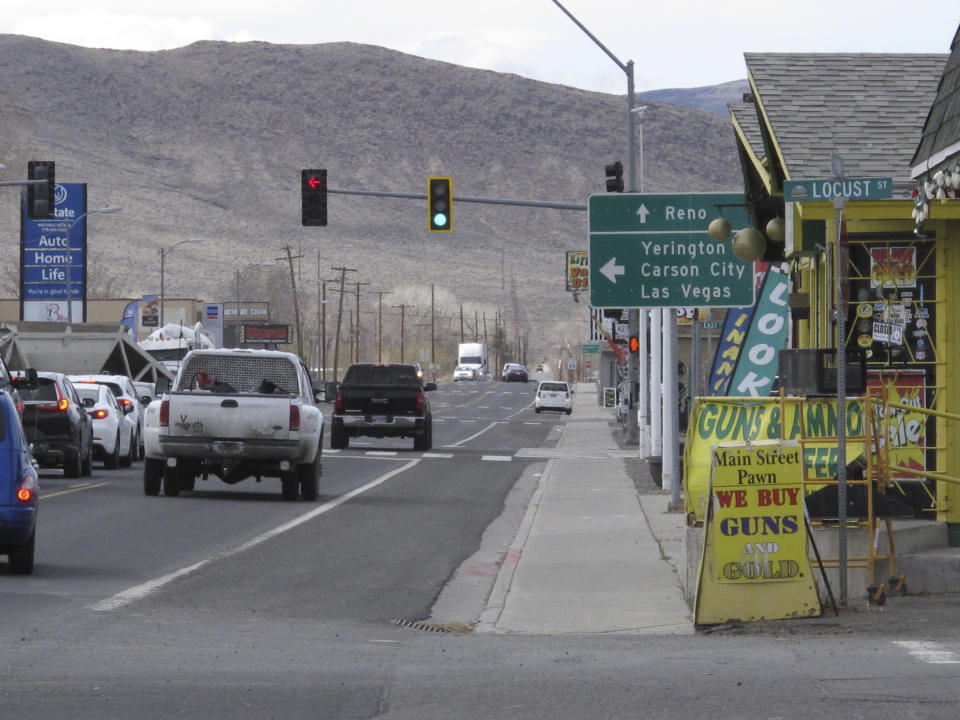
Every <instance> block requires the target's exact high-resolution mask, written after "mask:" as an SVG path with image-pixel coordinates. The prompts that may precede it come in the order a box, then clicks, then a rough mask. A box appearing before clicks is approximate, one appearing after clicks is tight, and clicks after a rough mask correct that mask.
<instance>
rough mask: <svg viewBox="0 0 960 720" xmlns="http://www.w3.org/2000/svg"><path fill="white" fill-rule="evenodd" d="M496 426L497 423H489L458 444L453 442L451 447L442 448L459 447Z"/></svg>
mask: <svg viewBox="0 0 960 720" xmlns="http://www.w3.org/2000/svg"><path fill="white" fill-rule="evenodd" d="M497 424H498V423H495V422H492V423H490V424H489V425H487V426H486V427H485V428H484V429H483V430H480V431H479V432H475V433H474V434H473V435H471V436H470V437H465V438H464V439H463V440H461V441H460V442H455V443H453V444H451V445H444V447H459V446H460V445H463V444H464V443H465V442H469V441H470V440H473V439H474V438H475V437H477V436H478V435H483V433H485V432H486V431H487V430H489V429H490V428H492V427H494V426H496V425H497Z"/></svg>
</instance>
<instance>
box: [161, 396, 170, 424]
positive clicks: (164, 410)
mask: <svg viewBox="0 0 960 720" xmlns="http://www.w3.org/2000/svg"><path fill="white" fill-rule="evenodd" d="M160 427H170V401H169V400H163V401H162V402H161V403H160Z"/></svg>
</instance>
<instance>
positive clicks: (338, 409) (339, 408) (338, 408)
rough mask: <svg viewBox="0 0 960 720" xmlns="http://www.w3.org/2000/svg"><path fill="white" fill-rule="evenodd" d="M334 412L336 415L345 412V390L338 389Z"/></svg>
mask: <svg viewBox="0 0 960 720" xmlns="http://www.w3.org/2000/svg"><path fill="white" fill-rule="evenodd" d="M333 411H334V412H335V413H342V412H343V390H341V389H340V388H337V399H336V401H335V402H334V403H333Z"/></svg>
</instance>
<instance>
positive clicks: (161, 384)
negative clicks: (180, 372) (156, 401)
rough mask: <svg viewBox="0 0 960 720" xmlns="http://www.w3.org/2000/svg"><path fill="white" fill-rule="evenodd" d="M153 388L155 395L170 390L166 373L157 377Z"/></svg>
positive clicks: (158, 395)
mask: <svg viewBox="0 0 960 720" xmlns="http://www.w3.org/2000/svg"><path fill="white" fill-rule="evenodd" d="M154 388H155V389H156V391H157V397H160V396H161V395H164V394H166V393H168V392H170V378H168V377H167V376H166V375H161V376H160V377H158V378H157V383H156V385H155V386H154Z"/></svg>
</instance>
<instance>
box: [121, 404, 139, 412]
mask: <svg viewBox="0 0 960 720" xmlns="http://www.w3.org/2000/svg"><path fill="white" fill-rule="evenodd" d="M135 407H136V406H135V405H134V404H133V403H130V404H129V405H124V406H123V414H124V415H129V414H130V413H132V412H133V411H134V408H135Z"/></svg>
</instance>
